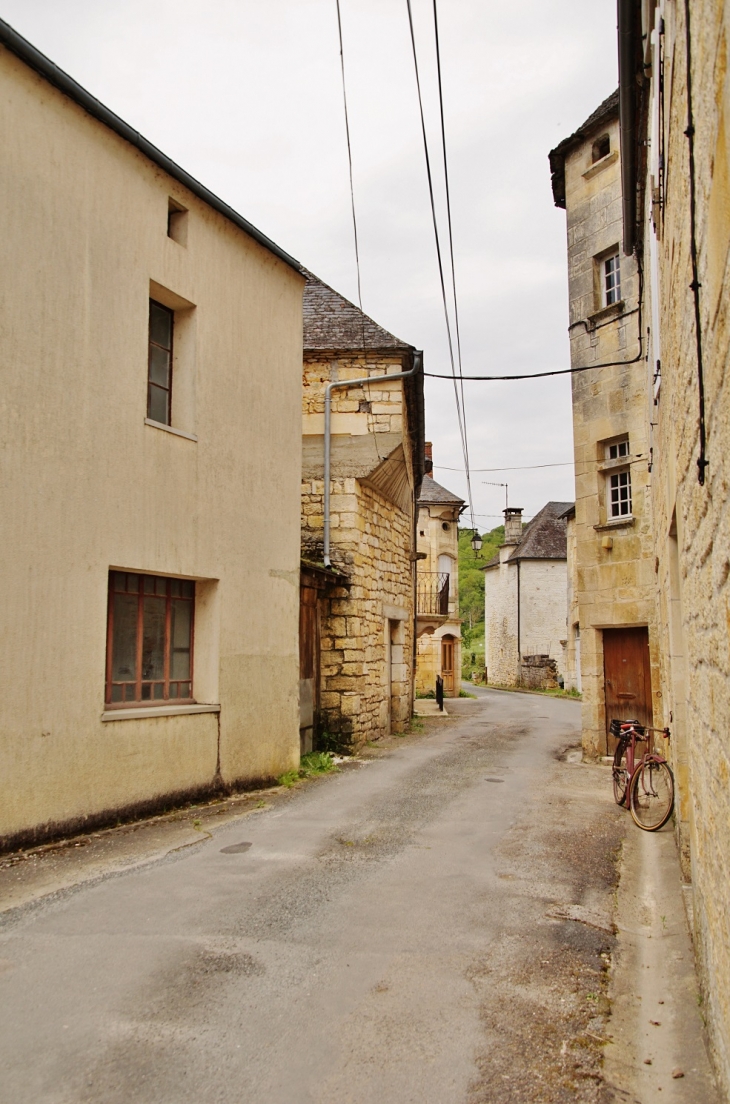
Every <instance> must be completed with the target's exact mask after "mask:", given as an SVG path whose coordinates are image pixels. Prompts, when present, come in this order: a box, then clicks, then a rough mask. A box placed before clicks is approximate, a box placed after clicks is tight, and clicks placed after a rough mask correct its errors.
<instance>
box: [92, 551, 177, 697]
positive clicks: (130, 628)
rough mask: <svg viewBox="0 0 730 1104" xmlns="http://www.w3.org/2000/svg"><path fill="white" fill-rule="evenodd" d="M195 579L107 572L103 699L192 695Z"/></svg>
mask: <svg viewBox="0 0 730 1104" xmlns="http://www.w3.org/2000/svg"><path fill="white" fill-rule="evenodd" d="M194 606H195V583H193V582H190V581H188V580H186V579H166V578H163V577H162V576H159V575H134V574H131V573H130V572H126V571H111V572H110V573H109V615H108V618H109V620H108V626H107V674H106V702H107V705H111V706H123V705H132V704H136V703H140V702H150V703H151V702H159V703H160V704H162V703H164V702H170V701H174V702H182V701H187V702H191V701H192V700H193V694H192V691H193V684H192V677H193V620H194Z"/></svg>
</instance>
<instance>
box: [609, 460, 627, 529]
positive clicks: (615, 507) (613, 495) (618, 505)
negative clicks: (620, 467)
mask: <svg viewBox="0 0 730 1104" xmlns="http://www.w3.org/2000/svg"><path fill="white" fill-rule="evenodd" d="M609 487H610V503H609V506H610V515H611V517H612V518H620V517H630V516H631V472H630V471H621V472H615V473H614V474H613V475H611V476H610V477H609Z"/></svg>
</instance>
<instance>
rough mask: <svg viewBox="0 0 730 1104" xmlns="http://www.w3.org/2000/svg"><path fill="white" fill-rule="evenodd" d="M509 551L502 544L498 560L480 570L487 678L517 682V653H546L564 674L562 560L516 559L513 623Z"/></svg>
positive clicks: (564, 580)
mask: <svg viewBox="0 0 730 1104" xmlns="http://www.w3.org/2000/svg"><path fill="white" fill-rule="evenodd" d="M514 550H515V549H514V545H509V544H507V545H503V546H502V547H501V548H500V550H499V551H500V562H499V564H498V565H497V564H495V566H494V567H490V568H487V570H486V571H485V572H484V617H485V632H484V656H485V658H484V663H485V666H486V668H487V678H488V680H489V682H490V683H495V684H499V685H502V686H517V685H518V684H519V682H520V678H521V676H520V656H522V657H523V658H524V657H525V656H532V655H547V656H549V657H550V658H551V659H554V660H555V664H556V667H557V670H558V672H559V674H561V675H565V647H564V643H563V642H564V641H565V639H566V632H567V629H566V620H567V565H566V561H565V560H521V561H520V565H519V573H520V577H519V626H518V605H517V604H518V580H517V563H516V562H513V563H509V562H508V561H509V557H510V555H512V553H513V552H514ZM518 633H519V637H518ZM518 639H519V644H518Z"/></svg>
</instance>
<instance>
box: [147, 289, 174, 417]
mask: <svg viewBox="0 0 730 1104" xmlns="http://www.w3.org/2000/svg"><path fill="white" fill-rule="evenodd" d="M153 306H155V307H158V308H159V309H160V310H163V311H165V313H166V314H169V315H170V348H169V349H168V348H166V347H165V346H164V345H160V344H159V342H157V341H153V340H152V326H151V324H150V321H149V317H148V322H147V417H148V418H149V419H150V420H152V421H155V422H157V423H158V425H168V426H171V425H172V366H173V353H174V348H175V311H174V310H173V309H172V308H171V307H166V306H165V304H164V303H160V301H159V300H158V299H152V298H150V301H149V314H150V315H151V313H152V307H153ZM153 346H154V347H155V348H156V349H163V350H164V351H165V352H166V353H168V354H169V357H170V371H169V374H168V385H169V386H167V387H163V386H162V384H161V383H154V382H153V381H152V379H151V377H150V362H151V360H152V348H153ZM153 387H156V388H157V389H158V390H159V391H165V392H167V421H166V422H160V420H159V418H154V419H153V418H152V404H151V401H150V400H151V396H152V391H151V389H152V388H153Z"/></svg>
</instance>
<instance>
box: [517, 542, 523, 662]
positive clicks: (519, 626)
mask: <svg viewBox="0 0 730 1104" xmlns="http://www.w3.org/2000/svg"><path fill="white" fill-rule="evenodd" d="M517 678H518V680H521V679H522V623H521V617H520V561H519V560H518V561H517Z"/></svg>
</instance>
